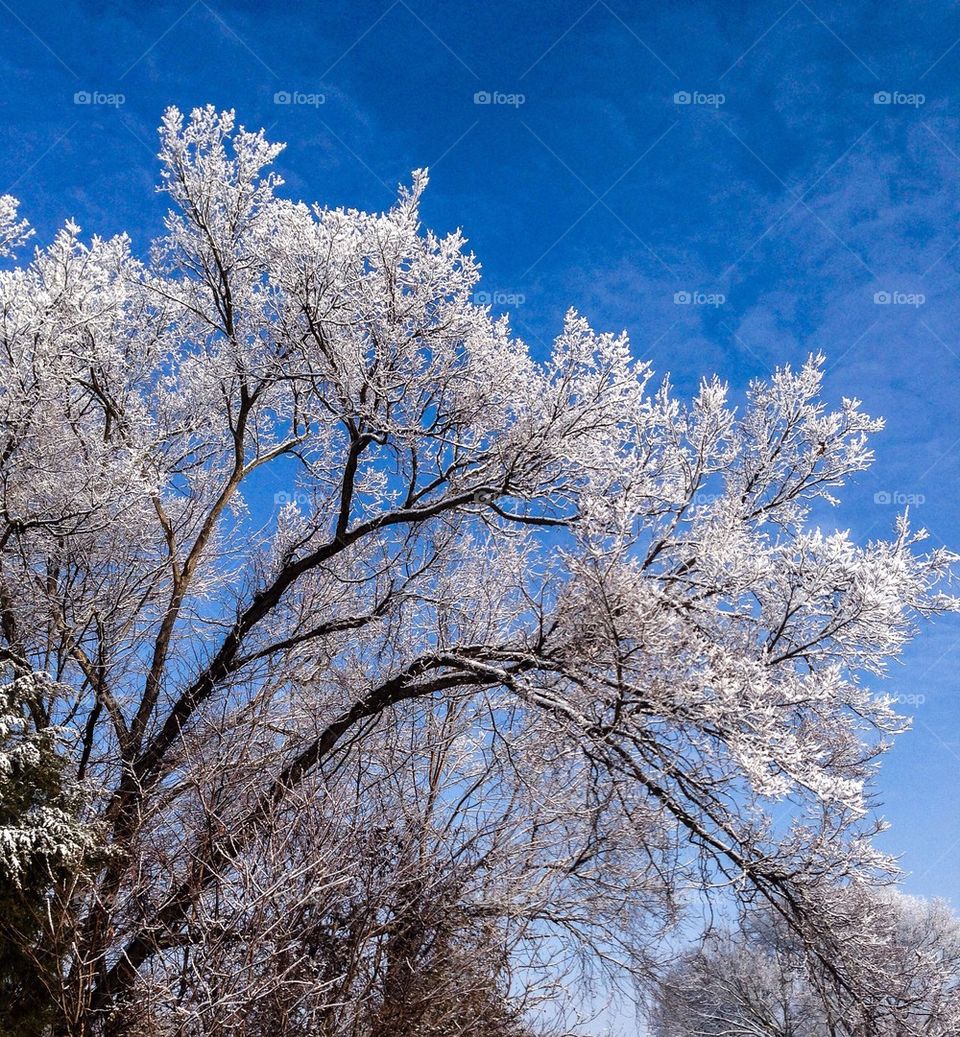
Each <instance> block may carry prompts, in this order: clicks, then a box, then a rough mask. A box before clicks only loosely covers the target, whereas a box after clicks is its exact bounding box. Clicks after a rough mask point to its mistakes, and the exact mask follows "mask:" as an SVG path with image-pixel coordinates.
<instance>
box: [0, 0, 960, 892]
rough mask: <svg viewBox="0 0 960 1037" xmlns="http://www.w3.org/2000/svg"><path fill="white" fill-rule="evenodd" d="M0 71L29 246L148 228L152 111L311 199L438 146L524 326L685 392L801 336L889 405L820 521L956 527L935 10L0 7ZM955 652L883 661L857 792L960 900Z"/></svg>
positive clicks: (441, 204)
mask: <svg viewBox="0 0 960 1037" xmlns="http://www.w3.org/2000/svg"><path fill="white" fill-rule="evenodd" d="M0 63H2V69H0V72H2V81H3V90H2V92H0V193H7V192H9V193H13V194H14V195H16V196H18V197H19V198H20V199H21V200H22V202H23V211H24V215H26V216H27V217H29V219H30V220H31V221H32V223H33V224H34V225H35V226H36V227H37V228H38V231H39V239H40V240H41V241H44V240H46V239H47V238H48V237H49V235H50V234H51V233H52V232H53V231H54V230H55V229H56V228H57V227H58V226H59V225H60V224H62V222H63V221H64V220H65V219H67V218H70V217H72V218H75V219H76V220H77V222H79V223H80V225H81V226H82V227H83V228H84V231H85V232H87V233H99V234H112V233H116V232H118V231H121V230H126V231H128V232H129V233H130V234H131V236H132V237H133V240H134V245H135V248H137V249H138V250H141V249H144V248H145V247H146V245H147V243H148V242H149V239H150V238H151V237H152V236H153V235H154V234H156V233H157V231H158V229H159V226H160V220H161V218H162V213H163V201H162V199H161V198H159V197H158V196H157V195H156V194H155V193H154V191H153V187H154V185H155V183H156V180H157V162H156V159H155V157H154V156H155V152H156V125H157V123H158V121H159V118H160V115H161V113H162V111H163V109H164V108H165V107H166V106H167V105H170V104H176V105H178V106H179V107H181V108H182V109H189V108H191V107H193V106H196V105H200V104H204V103H207V102H212V103H213V104H215V105H217V106H220V107H233V108H236V110H237V113H238V117H239V119H240V120H241V121H242V122H244V123H245V124H246V125H248V126H252V127H259V126H263V127H265V128H268V131H269V135H270V136H271V137H272V138H273V139H278V140H285V141H287V142H288V149H287V151H286V152H285V153H284V154H283V155H282V156H281V158H280V161H279V168H280V171H281V172H282V174H283V175H284V177H285V178H286V180H287V186H286V188H285V191H286V193H287V194H288V195H290V196H293V197H295V198H302V199H304V200H307V201H314V200H317V201H320V202H321V203H324V204H331V205H340V204H344V205H350V206H355V207H358V208H368V209H382V208H384V207H386V206H387V205H389V204H390V201H391V199H392V197H393V196H394V194H395V189H396V185H397V183H398V182H400V181H403V180H406V179H407V178H408V177H409V172H410V170H412V169H414V168H416V167H420V166H429V167H430V168H431V187H430V190H429V192H428V194H427V197H426V200H425V205H424V219H425V222H427V223H428V224H429V225H431V226H433V227H434V228H436V229H437V230H448V229H452V228H453V227H456V226H462V227H463V228H464V230H465V232H466V233H467V235H468V237H469V239H470V242H471V247H472V248H473V249H474V250H475V251H476V253H477V255H478V256H479V257H480V259H481V261H482V262H483V266H484V272H485V276H484V283H483V285H482V288H483V289H484V290H486V291H489V292H490V293H492V296H493V298H494V299H495V300H496V302H497V306H496V308H504V309H509V310H510V312H511V313H512V316H513V323H514V327H515V328H516V330H517V332H518V333H519V334H520V335H521V336H523V337H524V338H526V339H527V340H528V341H529V342H530V344H531V346H532V347H533V348H534V349H535V350H542V349H543V348H544V344H545V343H546V342H547V341H549V339H550V338H551V337H552V336H553V335H554V334H555V333H556V332H557V330H558V329H559V325H560V321H561V318H562V315H563V312H564V311H565V310H566V308H567V307H568V306H571V305H573V306H576V307H577V308H578V309H579V310H581V312H583V313H584V314H586V315H587V316H588V317H589V318H590V320H591V321H592V322H593V323H594V325H595V326H596V327H598V328H603V329H612V330H619V329H621V328H626V329H627V330H628V331H629V333H630V335H631V338H632V341H633V343H634V348H635V351H636V353H637V354H638V355H640V356H643V357H645V358H650V359H652V360H653V362H654V364H655V366H656V369H657V370H658V371H659V372H661V373H664V372H667V371H669V372H670V373H671V374H672V377H673V380H674V382H675V384H676V386H677V388H678V390H679V391H680V392H682V393H688V392H690V391H691V390H692V388H693V387H694V386H695V385H696V382H697V380H698V379H699V378H700V376H701V375H704V374H708V373H712V372H714V371H716V372H719V373H720V374H721V376H722V377H724V378H725V379H727V380H729V381H730V383H731V384H732V385H733V386H734V387H735V388H737V389H742V387H743V386H744V385H745V384H746V382H747V381H748V380H749V379H751V378H753V377H757V376H760V375H763V374H765V373H767V372H768V371H769V370H770V369H771V367H772V366H774V365H775V364H778V363H783V362H787V361H789V362H792V363H794V364H796V363H798V362H800V361H802V359H803V358H804V357H805V356H806V354H807V353H809V352H811V351H823V352H824V353H826V354H827V357H828V367H829V373H828V377H827V392H828V395H829V396H830V397H831V398H839V397H840V396H841V395H854V396H858V397H859V398H861V399H863V400H864V403H865V406H866V409H867V410H868V411H869V412H871V413H875V414H881V415H884V416H885V417H886V418H887V420H888V426H887V430H886V431H885V432H884V433H883V434H882V435H881V436H879V437H878V438H877V440H876V444H875V445H876V449H877V453H878V462H877V465H876V467H875V469H874V470H873V471H872V472H870V473H868V474H867V475H865V476H863V477H862V478H861V479H860V480H859V481H858V482H857V484H856V485H855V486H853V487H851V488H850V489H849V490H848V492H847V494H846V495H845V496H846V500H845V503H844V505H843V507H842V508H841V509H840V511H839V512H838V513H837V515H836V517H835V518H834V521H836V522H837V523H838V524H839V525H841V526H843V527H846V526H848V525H849V526H850V527H852V528H853V529H854V530H855V532H856V533H857V535H858V536H862V537H864V538H867V537H871V536H881V535H887V534H888V533H889V532H890V531H891V530H892V527H893V522H894V518H895V513H896V511H897V504H896V501H897V500H906V499H912V500H913V501H914V505H913V508H912V514H913V517H914V519H915V521H916V522H917V523H918V524H922V525H924V526H926V527H927V528H928V529H929V530H930V532H931V539H932V541H933V542H936V543H943V542H945V543H947V544H948V545H951V546H953V547H955V548H960V512H958V509H957V506H956V492H957V489H958V485H960V395H958V392H957V389H958V387H960V334H958V328H960V121H958V117H957V116H958V109H957V102H958V100H960V94H958V87H957V86H956V83H957V80H958V72H960V9H958V7H957V6H956V5H953V4H946V3H938V2H934V3H919V2H913V3H909V2H908V3H898V4H882V5H876V4H873V3H869V2H860V3H845V4H842V5H839V6H838V5H828V4H825V3H823V0H816V2H812V3H807V2H806V0H797V2H794V3H790V0H781V2H779V3H761V2H751V3H737V2H720V0H711V2H700V3H686V2H684V3H679V2H674V3H669V4H656V5H653V4H649V5H648V4H629V3H627V2H625V0H609V2H608V0H597V2H594V3H592V4H591V3H590V2H589V0H576V2H569V3H568V2H565V0H554V2H544V3H529V2H526V3H515V2H507V3H488V4H480V3H476V2H465V3H460V4H444V3H439V2H437V0H375V2H367V0H361V2H355V3H341V4H333V3H302V4H289V3H284V4H276V3H263V2H260V3H254V2H250V3H247V2H234V3H227V2H225V0H216V2H211V3H207V2H206V0H195V2H190V0H178V2H174V3H167V2H161V3H156V4H116V3H94V2H86V3H80V2H75V0H58V2H56V3H47V2H27V0H16V2H14V0H0ZM278 94H279V95H281V96H283V95H284V94H286V95H287V96H288V97H289V98H290V99H291V101H292V103H287V104H283V103H277V100H276V98H277V95H278ZM78 95H79V99H80V100H83V99H87V100H89V101H91V103H77V99H78ZM120 95H122V103H121V99H120ZM291 95H292V97H291ZM318 95H322V103H317V102H319V100H320V97H319V96H318ZM478 95H479V97H478ZM478 100H479V101H484V100H486V101H487V102H488V103H478ZM684 102H689V103H684ZM678 300H679V301H678ZM683 300H688V301H683ZM501 301H502V302H503V306H502V307H501V306H500V302H501ZM958 665H960V620H941V621H940V622H938V623H936V624H934V625H933V627H931V628H927V629H926V630H925V631H924V634H923V636H922V638H921V640H920V641H919V642H918V643H917V644H916V645H914V646H913V647H912V648H911V649H910V651H909V652H908V654H907V656H906V657H905V659H904V661H903V664H902V665H899V666H896V667H895V668H894V671H893V679H892V681H891V682H890V684H891V687H890V690H891V692H892V693H894V694H900V695H904V696H915V699H913V700H912V703H911V704H908V705H905V706H904V708H905V710H906V711H907V712H910V713H912V714H913V715H914V717H915V728H914V730H913V731H912V732H911V733H910V734H909V735H908V736H906V737H905V738H904V739H902V741H901V742H900V744H899V745H898V746H897V748H896V749H895V750H894V752H893V753H892V754H891V756H890V757H889V758H888V760H887V762H886V765H885V767H884V771H883V776H882V780H881V783H880V793H881V798H882V800H883V802H884V813H885V814H886V815H887V817H888V818H889V819H890V820H891V821H892V822H893V825H894V829H893V831H892V832H891V833H890V834H889V835H888V836H886V837H885V839H884V845H885V846H886V848H888V849H890V850H892V851H894V852H898V853H901V854H902V855H903V865H904V867H905V868H906V869H907V870H908V871H909V872H910V875H909V878H908V880H907V888H908V889H910V890H912V891H914V892H918V893H923V894H940V895H944V896H948V897H951V898H952V899H953V900H954V901H955V902H957V903H960V806H958V802H957V787H958V778H960V695H958V678H957V669H958Z"/></svg>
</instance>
